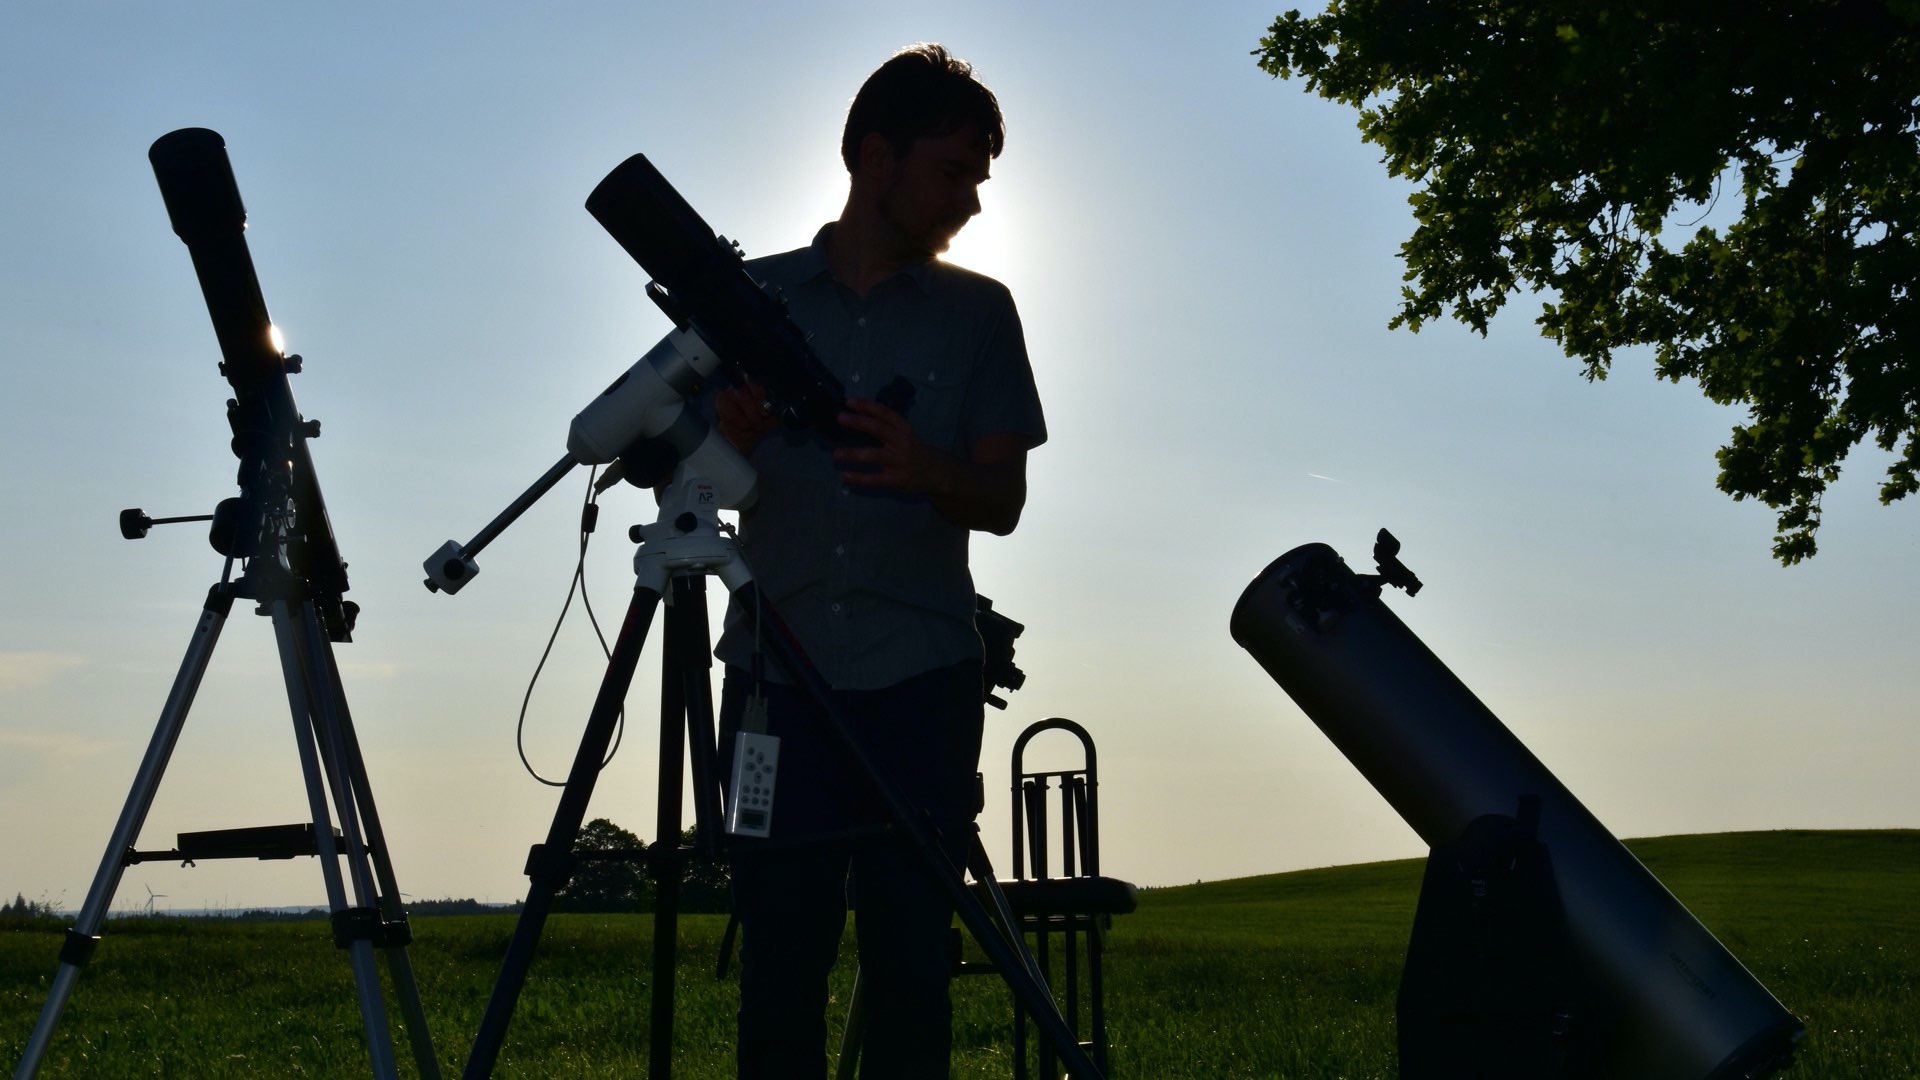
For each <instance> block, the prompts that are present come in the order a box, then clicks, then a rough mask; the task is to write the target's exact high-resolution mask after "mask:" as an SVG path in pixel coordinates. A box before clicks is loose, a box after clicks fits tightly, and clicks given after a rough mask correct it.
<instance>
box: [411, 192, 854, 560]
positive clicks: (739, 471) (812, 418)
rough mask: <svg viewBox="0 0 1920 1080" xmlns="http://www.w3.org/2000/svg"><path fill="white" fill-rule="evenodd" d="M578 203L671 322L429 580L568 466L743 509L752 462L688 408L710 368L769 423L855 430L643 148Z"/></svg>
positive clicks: (820, 370) (788, 329)
mask: <svg viewBox="0 0 1920 1080" xmlns="http://www.w3.org/2000/svg"><path fill="white" fill-rule="evenodd" d="M587 211H588V212H589V213H591V214H592V215H593V216H594V218H595V220H597V221H599V222H600V224H601V225H602V226H603V227H604V228H605V229H606V230H607V232H608V233H610V234H611V235H612V236H613V238H614V239H615V240H616V241H618V242H619V244H620V246H621V247H622V248H623V249H625V250H626V252H627V254H629V255H631V256H633V258H634V260H635V261H636V262H638V263H639V264H640V265H641V267H642V268H643V269H644V270H646V271H647V273H648V274H650V275H652V277H653V280H652V281H649V282H648V283H647V289H646V292H647V296H648V298H650V299H651V300H652V301H653V302H654V303H655V304H656V305H658V306H659V308H660V309H661V310H662V311H663V312H665V313H666V315H667V317H668V318H670V319H672V320H673V323H674V329H673V331H672V332H671V333H669V334H667V336H666V337H664V338H662V339H661V340H660V342H659V344H657V345H655V346H654V347H653V348H652V349H651V350H649V351H648V352H647V354H646V355H645V356H643V357H641V358H640V360H639V361H637V362H636V363H635V364H634V365H633V366H632V367H630V368H628V369H627V371H626V372H624V373H623V374H622V375H621V376H620V377H619V378H618V379H615V380H614V381H613V383H612V385H610V386H608V387H607V388H606V390H604V391H602V392H601V394H600V396H599V397H597V398H595V399H594V400H593V401H592V402H591V403H589V404H588V405H587V407H586V408H585V409H583V410H581V411H580V413H579V414H578V415H577V416H575V417H574V419H573V424H572V426H571V428H570V429H569V430H568V435H567V456H566V457H563V458H561V459H560V460H559V461H558V462H557V463H555V464H554V465H553V467H552V468H550V469H548V470H547V472H546V473H545V474H544V475H543V476H542V477H541V478H540V479H539V480H538V481H536V482H535V483H534V485H533V486H532V487H531V488H529V489H528V490H527V492H526V493H525V494H523V495H522V496H521V497H520V498H519V499H517V500H516V501H515V502H514V503H513V504H512V505H510V506H509V507H508V508H507V509H506V510H505V511H503V512H502V513H501V514H500V516H499V517H497V518H495V519H494V521H493V522H492V523H490V524H489V525H488V526H487V527H486V528H484V529H482V530H481V531H480V532H479V533H478V534H476V535H475V536H474V538H473V539H472V540H469V541H468V542H467V543H465V544H461V543H459V542H457V541H453V540H449V541H447V542H446V544H444V545H443V546H442V547H441V548H440V550H438V551H436V552H434V553H433V555H432V556H430V557H429V558H428V559H427V561H426V563H425V564H424V569H425V570H426V572H427V579H426V585H427V588H428V589H430V590H433V591H437V592H447V593H454V592H458V591H459V590H460V589H461V587H463V586H464V585H465V584H466V583H467V581H468V580H470V579H471V578H472V577H473V576H474V575H475V574H477V573H479V572H480V568H479V565H478V564H477V563H476V562H475V561H474V557H475V556H476V555H478V554H479V553H480V550H481V549H482V548H484V547H485V546H486V545H487V544H488V543H491V542H492V540H493V538H494V537H496V536H498V535H499V534H500V533H501V532H502V531H504V530H505V529H506V527H507V526H508V525H510V524H512V522H513V521H514V520H515V519H516V518H518V517H519V516H520V514H522V513H524V512H525V511H526V509H527V508H528V507H529V506H531V505H533V503H534V502H535V501H537V500H538V499H539V498H540V497H541V496H542V495H544V494H546V492H547V491H548V490H550V489H551V488H552V487H553V485H554V484H556V483H558V482H559V481H560V479H561V477H563V476H565V475H566V473H567V472H569V471H570V470H572V469H573V467H574V466H576V465H600V464H609V465H611V466H612V467H611V468H610V469H609V474H610V477H611V479H608V480H605V481H603V482H602V485H601V486H602V487H603V488H604V487H605V486H607V485H610V484H611V483H613V482H615V481H616V480H617V479H618V478H620V477H622V476H624V477H625V478H626V479H628V480H630V481H632V482H634V483H637V484H641V485H645V486H651V485H654V484H658V483H660V482H661V481H663V480H664V479H665V478H666V476H667V474H668V473H670V472H672V471H673V470H674V469H676V468H684V469H685V470H686V472H687V474H688V475H694V476H699V477H701V478H702V479H703V480H704V481H706V482H707V483H709V484H711V486H712V489H711V495H710V496H702V498H709V497H710V498H711V499H712V500H714V501H715V502H717V504H718V507H719V508H722V509H744V508H746V507H747V506H750V505H751V504H752V502H753V498H754V492H755V482H756V481H755V476H754V472H753V470H752V468H751V467H750V466H748V465H747V463H746V461H745V460H744V459H742V458H741V456H740V454H739V452H738V451H736V450H735V449H734V448H733V446H732V444H730V443H728V442H727V441H726V440H725V439H724V438H722V437H721V435H720V433H719V432H718V431H717V430H715V429H714V428H713V426H712V425H711V424H709V423H707V422H706V420H704V419H703V418H701V417H700V416H699V415H698V413H697V411H696V410H695V409H693V408H691V407H689V401H690V399H692V398H694V397H695V396H697V395H698V394H700V392H701V391H702V390H703V389H704V388H705V387H706V386H707V385H708V384H709V380H711V379H713V378H715V377H721V378H725V379H726V380H727V381H729V382H732V383H735V384H739V383H744V382H746V381H749V380H751V381H752V382H755V383H758V384H759V385H760V386H761V387H762V388H764V389H765V390H766V391H767V395H768V399H769V406H770V407H771V408H772V409H773V410H774V413H775V415H776V416H778V417H779V418H780V419H781V420H782V422H784V423H786V424H788V425H789V426H793V427H802V426H804V427H807V428H810V429H812V430H813V431H814V432H815V433H816V434H818V435H819V436H821V437H822V438H824V439H826V440H827V441H828V442H829V443H832V444H845V443H847V442H848V441H850V440H853V439H859V438H864V436H860V435H858V434H857V433H854V432H850V431H849V430H848V429H846V428H844V427H842V426H841V425H840V422H839V415H840V413H841V411H842V410H843V409H845V407H846V397H847V395H846V389H845V387H844V386H842V385H841V383H840V380H839V379H837V378H835V377H834V376H833V374H832V373H831V372H830V371H828V370H827V367H826V365H825V364H823V363H821V362H820V358H819V357H818V356H817V355H815V354H814V352H813V348H812V346H810V345H809V344H808V343H807V335H806V334H805V333H804V332H802V331H801V329H800V328H799V327H798V326H795V325H794V323H793V320H792V319H791V318H790V317H789V316H788V315H787V309H786V303H785V301H784V300H782V299H781V298H780V297H779V295H778V294H777V293H775V292H773V291H770V290H768V289H767V288H765V287H763V286H762V285H761V284H760V283H759V282H757V281H755V280H753V277H752V275H751V274H749V273H748V272H747V268H746V261H745V256H744V255H743V254H742V253H741V251H740V249H739V247H738V245H736V244H734V243H733V242H732V241H730V240H728V239H727V238H726V237H724V236H719V235H718V234H716V233H715V232H714V231H713V228H712V227H711V226H709V225H708V224H707V223H706V221H705V220H704V219H702V218H701V217H700V215H699V214H698V213H696V212H695V211H694V209H693V207H691V206H689V205H688V204H687V202H686V200H685V199H683V198H681V197H680V193H679V192H677V191H675V190H674V188H673V186H672V185H671V184H669V183H668V182H667V180H666V178H665V177H663V176H661V175H660V172H659V170H657V169H655V168H654V167H653V163H652V162H650V161H648V160H647V158H646V155H644V154H635V155H633V156H632V157H630V158H628V159H627V160H625V161H623V162H621V163H620V164H619V165H618V166H617V167H615V168H614V170H613V171H612V172H610V173H608V174H607V176H606V178H605V179H603V180H601V181H600V183H599V185H597V186H596V187H595V188H594V189H593V192H592V193H591V194H590V195H588V196H587Z"/></svg>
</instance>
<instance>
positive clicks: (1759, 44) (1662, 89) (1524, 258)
mask: <svg viewBox="0 0 1920 1080" xmlns="http://www.w3.org/2000/svg"><path fill="white" fill-rule="evenodd" d="M1254 55H1255V56H1256V57H1258V58H1259V63H1260V65H1261V67H1262V68H1264V69H1265V70H1266V71H1268V72H1269V73H1271V74H1273V75H1274V76H1276V77H1280V78H1295V77H1298V78H1302V79H1304V80H1305V81H1306V86H1307V89H1309V90H1311V91H1313V92H1314V93H1317V94H1319V95H1320V96H1322V97H1325V98H1328V99H1329V100H1333V101H1338V102H1342V103H1344V104H1347V105H1351V106H1353V107H1354V108H1355V109H1356V110H1357V113H1358V120H1359V127H1360V131H1361V136H1362V138H1363V139H1364V140H1366V141H1367V142H1370V143H1373V144H1374V145H1376V146H1379V147H1380V148H1381V150H1382V153H1383V156H1382V163H1383V164H1384V165H1385V166H1386V168H1387V170H1388V172H1389V173H1391V174H1393V175H1395V176H1402V177H1406V178H1408V179H1410V180H1413V181H1414V182H1415V183H1417V184H1420V185H1422V187H1421V190H1419V191H1416V192H1415V193H1414V194H1413V195H1412V196H1411V197H1410V200H1409V201H1410V204H1411V205H1412V208H1413V212H1414V221H1415V228H1414V232H1413V235H1412V236H1410V237H1409V238H1408V239H1407V241H1406V243H1405V244H1404V245H1403V246H1402V248H1401V256H1402V258H1403V260H1404V261H1405V263H1406V267H1407V271H1406V276H1405V280H1406V286H1405V288H1404V289H1403V290H1402V303H1401V308H1400V311H1399V312H1398V313H1397V314H1396V315H1395V316H1394V317H1393V319H1392V321H1391V323H1390V325H1392V326H1395V327H1399V326H1406V327H1407V328H1409V329H1411V330H1415V331H1417V330H1419V329H1420V327H1421V326H1422V325H1423V324H1424V323H1426V322H1427V321H1429V320H1432V319H1437V318H1439V317H1441V316H1443V315H1447V316H1451V317H1452V318H1454V319H1456V320H1458V321H1460V322H1462V323H1464V324H1466V325H1467V326H1469V327H1472V328H1473V329H1474V330H1475V331H1477V332H1479V333H1481V334H1485V333H1486V330H1487V324H1488V322H1489V321H1490V320H1491V319H1492V318H1493V316H1494V315H1495V314H1497V313H1498V312H1499V311H1500V309H1501V308H1502V307H1503V306H1504V305H1505V304H1506V302H1507V301H1508V299H1510V298H1511V297H1512V296H1513V295H1514V294H1516V293H1519V292H1522V291H1525V292H1527V293H1533V294H1538V295H1539V296H1540V298H1541V300H1542V307H1541V312H1540V314H1539V316H1538V318H1537V319H1536V322H1537V323H1538V324H1539V326H1540V328H1541V332H1542V333H1543V334H1544V335H1545V336H1546V337H1548V338H1550V339H1552V340H1553V341H1554V342H1555V343H1557V344H1558V345H1559V346H1560V347H1561V349H1562V351H1564V352H1565V353H1566V354H1567V355H1568V356H1569V357H1571V358H1574V359H1576V360H1579V361H1580V362H1581V365H1582V372H1583V374H1585V375H1586V376H1587V377H1588V378H1604V377H1605V376H1606V373H1607V370H1608V368H1609V367H1610V365H1611V364H1612V362H1613V355H1614V352H1615V350H1618V349H1622V348H1627V347H1630V346H1637V345H1645V346H1651V347H1652V349H1653V353H1654V363H1655V370H1656V371H1657V372H1658V373H1659V374H1660V375H1661V377H1663V378H1666V379H1670V380H1674V381H1679V380H1681V379H1693V380H1695V381H1696V382H1697V383H1698V384H1699V386H1700V388H1701V390H1702V392H1703V393H1704V394H1705V395H1706V396H1707V397H1709V398H1711V399H1712V400H1714V401H1717V402H1721V403H1723V404H1730V405H1742V406H1745V407H1746V409H1747V414H1748V420H1747V422H1746V423H1744V424H1741V425H1738V426H1736V427H1735V428H1734V430H1733V432H1732V433H1731V435H1730V437H1729V440H1728V443H1727V445H1726V446H1724V447H1722V448H1721V449H1720V451H1719V452H1718V455H1717V458H1718V461H1719V464H1720V475H1719V479H1718V484H1719V486H1720V488H1721V490H1723V491H1725V492H1727V493H1728V494H1730V495H1732V496H1733V497H1734V498H1735V499H1746V498H1757V499H1759V500H1761V501H1762V502H1765V503H1766V504H1767V505H1768V506H1770V507H1773V508H1774V509H1775V510H1776V511H1777V512H1778V515H1777V532H1776V535H1775V539H1774V547H1773V550H1774V555H1775V557H1776V558H1778V559H1779V560H1780V561H1781V562H1783V563H1789V564H1791V563H1795V562H1798V561H1800V560H1801V559H1804V558H1807V557H1808V556H1811V555H1812V554H1814V552H1815V550H1816V545H1815V541H1814V537H1815V533H1816V532H1817V530H1818V527H1819V523H1820V499H1821V497H1822V495H1823V494H1824V493H1825V491H1826V489H1827V486H1828V485H1829V484H1830V483H1832V482H1833V481H1834V480H1835V479H1837V478H1838V476H1839V474H1840V466H1841V463H1842V462H1843V461H1844V460H1845V458H1846V456H1847V454H1848V452H1849V451H1851V450H1852V448H1853V447H1855V446H1857V445H1858V444H1859V443H1860V442H1861V440H1863V439H1865V438H1868V437H1871V438H1872V439H1873V440H1874V443H1875V444H1876V445H1877V446H1880V447H1881V448H1883V449H1886V450H1889V451H1893V452H1894V453H1895V455H1896V457H1895V461H1894V463H1893V464H1892V465H1891V466H1890V467H1889V468H1888V471H1887V475H1886V479H1885V482H1884V483H1883V484H1882V486H1881V489H1880V497H1881V500H1882V501H1883V502H1892V501H1894V500H1896V499H1900V498H1904V497H1905V496H1906V495H1909V494H1912V493H1913V492H1914V491H1915V490H1916V489H1920V444H1916V440H1915V428H1916V424H1920V373H1917V372H1916V365H1914V364H1913V363H1912V362H1911V361H1910V360H1909V359H1908V352H1909V349H1910V348H1911V345H1912V342H1913V341H1914V339H1915V335H1916V333H1920V330H1916V327H1915V321H1916V318H1920V314H1917V313H1916V309H1915V300H1914V297H1913V292H1912V289H1913V281H1914V279H1915V276H1916V271H1920V247H1917V246H1916V245H1917V241H1916V235H1915V234H1916V225H1920V97H1916V93H1917V90H1920V4H1916V3H1914V2H1911V0H1895V2H1892V3H1884V2H1876V0H1805V2H1791V0H1770V2H1765V3H1760V4H1751V3H1733V2H1732V0H1704V2H1699V3H1694V4H1684V5H1665V4H1662V5H1654V4H1648V3H1631V2H1626V3H1611V2H1602V3H1579V2H1574V0H1546V2H1521V0H1471V2H1459V3H1448V2H1443V0H1335V2H1334V3H1333V4H1332V5H1331V6H1330V7H1328V8H1327V10H1326V11H1325V12H1323V13H1322V14H1320V15H1318V16H1315V17H1312V18H1305V17H1302V16H1301V14H1300V13H1299V12H1298V11H1289V12H1287V13H1286V14H1285V15H1282V16H1280V17H1279V18H1278V19H1276V20H1275V21H1274V23H1273V24H1272V26H1271V27H1270V28H1269V29H1268V32H1267V34H1266V36H1265V37H1263V38H1262V39H1261V41H1260V48H1259V49H1258V50H1256V51H1255V54H1254ZM1736 185H1737V190H1738V193H1739V195H1738V197H1739V217H1738V219H1737V220H1736V221H1734V222H1733V223H1732V224H1731V225H1728V226H1727V227H1726V228H1725V229H1724V230H1723V231H1722V230H1715V229H1713V228H1699V229H1694V228H1693V226H1694V225H1696V224H1697V223H1698V222H1699V221H1701V220H1703V219H1704V218H1705V217H1706V215H1707V212H1708V210H1709V208H1711V207H1717V206H1718V205H1719V203H1718V202H1717V200H1721V199H1725V198H1728V197H1730V196H1731V194H1732V191H1731V190H1730V189H1732V188H1734V187H1735V186H1736ZM1670 230H1671V231H1672V232H1675V233H1678V234H1680V235H1681V238H1682V239H1681V243H1680V245H1679V247H1678V248H1677V249H1675V248H1669V247H1668V246H1667V245H1666V244H1665V243H1663V240H1662V237H1663V234H1665V233H1667V232H1668V231H1670Z"/></svg>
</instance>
